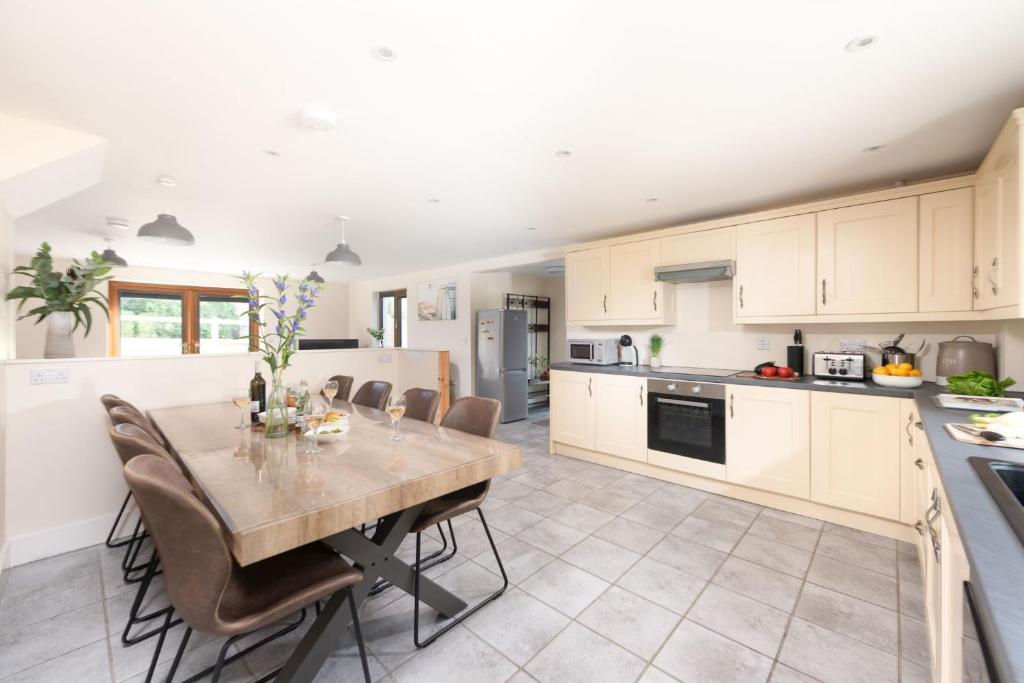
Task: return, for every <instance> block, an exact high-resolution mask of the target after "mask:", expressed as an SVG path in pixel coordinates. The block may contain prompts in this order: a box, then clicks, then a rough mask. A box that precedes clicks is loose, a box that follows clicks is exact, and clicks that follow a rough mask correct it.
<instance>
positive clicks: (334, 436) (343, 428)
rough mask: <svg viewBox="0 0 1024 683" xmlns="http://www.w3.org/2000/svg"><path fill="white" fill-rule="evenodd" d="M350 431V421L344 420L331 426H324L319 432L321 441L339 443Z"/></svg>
mask: <svg viewBox="0 0 1024 683" xmlns="http://www.w3.org/2000/svg"><path fill="white" fill-rule="evenodd" d="M349 429H350V427H349V424H348V420H342V421H341V422H333V423H331V424H329V425H323V426H322V427H320V429H319V430H318V431H319V432H320V440H321V441H337V440H338V439H340V438H342V437H344V436H345V435H346V434H348V430H349ZM325 430H331V431H325ZM335 430H338V431H335Z"/></svg>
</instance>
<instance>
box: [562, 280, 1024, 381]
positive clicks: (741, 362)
mask: <svg viewBox="0 0 1024 683" xmlns="http://www.w3.org/2000/svg"><path fill="white" fill-rule="evenodd" d="M676 307H677V311H676V324H675V325H674V326H669V327H649V328H644V327H630V328H628V329H624V330H612V329H608V328H587V327H577V326H569V327H568V329H567V330H566V332H567V336H569V337H573V338H576V337H580V338H594V337H600V338H608V337H613V336H618V335H620V334H622V333H624V332H625V333H628V334H629V335H630V336H631V337H633V342H634V343H635V344H636V345H637V347H638V348H639V350H640V362H641V363H642V364H647V363H648V362H649V360H650V348H649V347H648V341H647V340H648V338H649V337H650V335H651V334H652V333H655V332H657V333H658V334H660V335H661V336H662V337H664V338H665V346H664V349H663V350H662V363H663V364H664V365H688V366H705V367H718V368H721V367H728V368H745V369H752V368H753V367H754V366H755V365H757V364H758V363H763V362H765V361H775V362H776V363H778V364H779V365H783V364H785V362H786V347H787V346H788V345H790V344H792V343H793V329H794V328H795V327H796V326H795V325H734V324H733V322H732V283H731V282H708V283H702V284H687V285H678V286H677V287H676ZM801 329H802V330H803V332H804V347H805V349H806V352H807V358H806V360H805V363H809V362H810V353H811V352H813V351H832V350H838V349H839V342H840V340H841V339H857V340H865V341H866V342H867V343H868V344H877V343H878V342H879V341H882V340H885V339H891V338H892V337H894V336H895V335H897V334H899V333H900V332H905V333H906V335H907V336H906V342H904V346H907V347H915V348H916V346H917V344H918V343H919V341H920V339H922V338H924V339H926V340H927V342H928V343H927V346H926V347H925V349H924V352H923V353H922V354H921V355H920V356H919V357H918V366H919V367H920V368H921V370H922V371H923V372H924V375H925V378H926V379H929V380H934V378H935V353H936V344H937V343H938V342H940V341H943V340H946V339H952V338H953V337H954V336H956V335H958V334H969V335H971V336H973V337H975V338H976V339H978V341H986V342H991V343H993V344H996V345H997V346H998V345H1000V343H1001V340H1002V339H1004V338H1006V339H1007V341H1006V344H1007V345H1014V344H1015V345H1016V348H1020V349H1022V350H1024V321H1009V322H1007V323H1001V322H995V321H992V322H989V321H969V322H935V323H826V324H814V325H801ZM1004 330H1006V332H1005V333H1003V332H1004ZM758 339H767V340H768V344H769V350H768V351H760V350H758V348H757V342H758ZM1002 355H1003V354H1000V359H1001V360H1002ZM1007 355H1008V360H1007V361H1006V362H1007V363H1008V365H1007V368H1006V370H1008V371H1009V374H1013V373H1014V371H1015V370H1014V362H1016V363H1019V364H1020V365H1019V366H1018V369H1017V370H1016V372H1017V373H1018V375H1017V377H1018V379H1019V380H1020V381H1021V383H1022V385H1024V358H1022V357H1021V355H1022V354H1013V353H1009V354H1007ZM868 358H869V361H870V362H871V364H872V365H874V364H876V363H877V362H878V354H871V353H870V352H868ZM1018 359H1019V360H1018ZM808 367H809V366H808ZM1006 370H1004V369H1003V368H1002V367H1000V370H999V372H1000V373H1001V374H1004V375H1005V374H1007V372H1006Z"/></svg>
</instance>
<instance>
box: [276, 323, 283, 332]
mask: <svg viewBox="0 0 1024 683" xmlns="http://www.w3.org/2000/svg"><path fill="white" fill-rule="evenodd" d="M277 334H278V335H282V334H284V325H282V324H281V323H278V324H277Z"/></svg>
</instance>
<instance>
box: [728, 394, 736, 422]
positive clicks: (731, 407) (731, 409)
mask: <svg viewBox="0 0 1024 683" xmlns="http://www.w3.org/2000/svg"><path fill="white" fill-rule="evenodd" d="M735 403H736V394H729V417H736V410H735V407H736V406H735Z"/></svg>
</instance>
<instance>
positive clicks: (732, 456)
mask: <svg viewBox="0 0 1024 683" xmlns="http://www.w3.org/2000/svg"><path fill="white" fill-rule="evenodd" d="M811 393H812V392H810V391H794V390H793V389H776V388H768V387H751V386H742V385H731V386H729V387H728V395H727V396H726V421H725V443H726V449H727V450H726V457H725V463H726V464H725V469H726V478H727V479H728V480H729V481H730V482H732V483H734V484H740V485H743V486H750V487H751V488H756V489H763V490H765V491H774V492H776V493H782V494H785V495H787V496H793V497H795V498H805V499H806V498H809V497H810V493H811V444H810V433H811V425H810V419H811V415H810V394H811Z"/></svg>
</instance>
